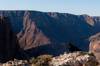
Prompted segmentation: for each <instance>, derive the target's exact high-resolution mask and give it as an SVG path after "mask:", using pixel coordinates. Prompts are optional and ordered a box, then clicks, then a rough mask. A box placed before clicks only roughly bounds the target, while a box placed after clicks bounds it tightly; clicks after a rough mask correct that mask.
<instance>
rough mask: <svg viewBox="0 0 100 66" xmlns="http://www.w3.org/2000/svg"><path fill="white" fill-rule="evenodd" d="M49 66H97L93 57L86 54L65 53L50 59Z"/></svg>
mask: <svg viewBox="0 0 100 66" xmlns="http://www.w3.org/2000/svg"><path fill="white" fill-rule="evenodd" d="M50 65H51V66H97V65H98V62H97V60H96V58H95V56H94V55H92V54H90V53H88V52H74V53H68V54H67V53H65V54H63V55H60V56H57V57H54V58H52V61H51V62H50Z"/></svg>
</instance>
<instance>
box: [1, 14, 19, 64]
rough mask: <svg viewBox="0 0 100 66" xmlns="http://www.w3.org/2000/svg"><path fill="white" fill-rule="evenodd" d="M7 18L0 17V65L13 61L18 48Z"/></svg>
mask: <svg viewBox="0 0 100 66" xmlns="http://www.w3.org/2000/svg"><path fill="white" fill-rule="evenodd" d="M9 21H10V20H9V18H8V17H3V16H0V63H1V62H6V61H7V60H10V59H13V58H14V57H15V53H16V52H17V51H18V49H19V47H18V44H17V39H16V37H15V35H14V34H13V32H12V30H11V26H10V23H9Z"/></svg>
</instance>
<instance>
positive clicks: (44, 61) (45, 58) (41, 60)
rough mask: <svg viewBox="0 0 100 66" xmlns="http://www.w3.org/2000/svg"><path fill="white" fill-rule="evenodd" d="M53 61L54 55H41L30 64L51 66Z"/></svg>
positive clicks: (32, 59)
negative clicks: (50, 62) (50, 63)
mask: <svg viewBox="0 0 100 66" xmlns="http://www.w3.org/2000/svg"><path fill="white" fill-rule="evenodd" d="M51 59H52V55H41V56H38V57H37V58H31V60H30V62H31V64H32V65H33V66H49V61H51Z"/></svg>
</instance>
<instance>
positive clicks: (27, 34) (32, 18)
mask: <svg viewBox="0 0 100 66" xmlns="http://www.w3.org/2000/svg"><path fill="white" fill-rule="evenodd" d="M0 15H2V16H6V17H8V18H9V19H10V23H11V28H12V31H13V32H14V33H15V34H16V36H17V38H18V42H19V45H20V47H21V48H22V49H24V50H31V49H34V48H36V54H38V53H40V52H43V51H44V52H43V53H45V51H46V52H52V53H55V54H57V53H59V54H60V53H63V52H64V51H66V48H67V49H68V45H67V44H68V43H70V42H72V43H73V45H74V46H75V47H77V48H79V49H81V50H84V51H88V47H89V41H88V40H87V39H88V38H89V37H90V36H91V35H93V34H95V33H97V32H100V29H99V28H100V19H99V18H98V17H92V16H87V15H86V16H84V15H80V16H79V15H73V14H68V13H56V12H38V11H0ZM41 47H42V48H41ZM84 47H85V48H84ZM37 48H39V49H40V50H41V51H40V50H39V51H37V50H38V49H37ZM62 50H63V51H62ZM60 51H61V52H60ZM71 51H73V50H71ZM30 53H34V52H32V51H31V52H30ZM28 54H29V53H28Z"/></svg>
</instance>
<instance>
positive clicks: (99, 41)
mask: <svg viewBox="0 0 100 66" xmlns="http://www.w3.org/2000/svg"><path fill="white" fill-rule="evenodd" d="M90 52H93V53H94V55H95V56H96V58H97V60H98V61H99V62H100V33H97V34H96V35H93V36H91V37H90Z"/></svg>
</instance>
